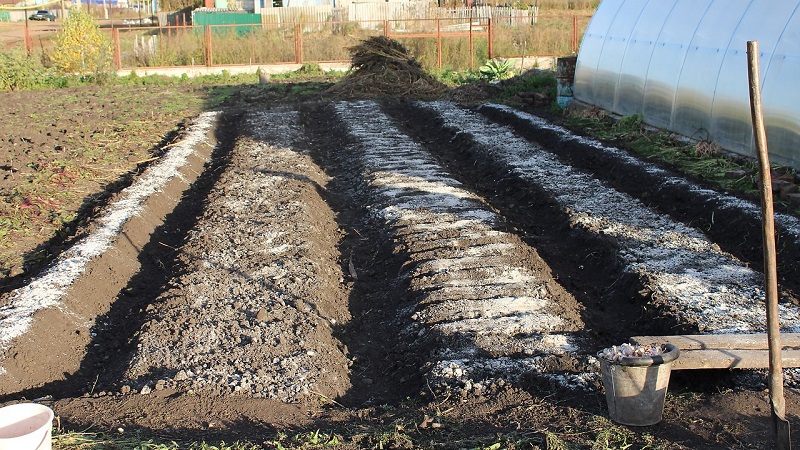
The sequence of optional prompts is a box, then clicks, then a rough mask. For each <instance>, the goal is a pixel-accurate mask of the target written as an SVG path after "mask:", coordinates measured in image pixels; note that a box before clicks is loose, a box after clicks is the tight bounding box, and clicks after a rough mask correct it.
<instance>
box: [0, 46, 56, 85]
mask: <svg viewBox="0 0 800 450" xmlns="http://www.w3.org/2000/svg"><path fill="white" fill-rule="evenodd" d="M46 78H47V73H46V72H45V69H44V68H43V67H41V66H40V65H38V64H36V59H35V58H29V57H28V55H27V54H26V53H25V51H24V50H22V49H21V48H17V49H14V50H11V51H8V52H3V53H0V90H2V91H16V90H20V89H33V88H36V87H40V86H42V85H43V84H46Z"/></svg>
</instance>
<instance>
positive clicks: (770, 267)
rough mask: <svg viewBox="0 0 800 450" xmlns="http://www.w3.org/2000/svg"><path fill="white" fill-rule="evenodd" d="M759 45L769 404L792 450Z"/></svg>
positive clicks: (755, 79)
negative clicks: (787, 417) (784, 378)
mask: <svg viewBox="0 0 800 450" xmlns="http://www.w3.org/2000/svg"><path fill="white" fill-rule="evenodd" d="M758 64H759V63H758V41H747V75H748V79H749V85H750V112H751V115H752V118H753V136H754V138H755V144H756V152H757V153H758V165H759V169H760V179H761V215H762V219H761V220H762V231H763V238H764V239H763V241H764V284H765V288H766V289H765V291H766V301H767V338H768V340H769V402H770V405H771V406H772V424H773V431H774V432H775V448H777V449H781V450H784V449H791V448H792V442H791V438H790V432H789V422H788V421H787V420H786V403H785V401H784V397H783V362H782V360H781V335H780V322H779V320H778V319H779V318H778V270H777V264H776V262H775V259H776V256H775V222H774V217H773V211H772V177H771V175H770V166H769V152H768V150H767V134H766V131H765V128H764V117H763V112H762V107H761V82H760V78H759V69H758Z"/></svg>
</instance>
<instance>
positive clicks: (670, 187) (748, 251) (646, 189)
mask: <svg viewBox="0 0 800 450" xmlns="http://www.w3.org/2000/svg"><path fill="white" fill-rule="evenodd" d="M478 111H479V112H480V113H481V114H483V115H485V116H487V117H489V118H490V119H492V120H494V121H497V122H499V123H503V124H506V125H508V126H510V127H511V128H513V129H514V131H516V132H517V133H519V134H520V135H521V136H523V137H525V138H526V139H528V140H531V141H535V142H537V143H538V144H541V145H542V146H544V147H545V148H546V149H547V150H548V151H549V152H552V153H553V154H555V155H556V156H558V158H559V159H561V160H562V161H565V162H566V163H568V164H570V165H572V166H573V167H576V168H578V169H581V170H585V171H587V172H590V173H592V175H593V176H594V177H596V178H598V179H600V180H602V181H604V182H606V183H608V184H609V185H610V186H612V187H614V188H615V189H618V190H620V191H622V192H625V193H626V194H628V195H630V196H632V197H635V198H637V199H639V200H641V201H642V202H643V203H645V204H646V205H648V206H650V207H653V208H657V209H658V210H659V211H661V212H664V213H666V214H669V215H670V216H672V217H673V218H675V219H676V220H678V221H680V222H683V223H686V224H690V225H691V226H694V227H696V228H698V229H701V230H703V233H705V234H706V235H707V236H709V237H710V238H711V239H712V240H714V242H716V243H718V244H719V245H720V247H721V248H722V249H723V250H725V251H727V252H729V253H731V254H733V255H734V256H736V257H737V258H739V259H741V260H743V261H745V262H747V263H748V264H750V266H751V267H754V268H756V270H761V268H762V266H763V251H762V236H761V207H760V205H759V204H757V203H756V202H753V201H749V200H743V199H741V198H738V197H735V196H733V195H730V194H727V193H723V192H718V191H715V190H713V189H708V188H705V187H702V186H699V185H697V184H696V183H694V182H692V181H690V180H688V179H686V178H684V177H683V176H680V175H677V174H675V173H673V172H670V171H668V170H665V169H663V168H661V167H658V166H656V165H655V164H653V163H650V162H646V161H642V160H640V159H638V158H636V157H634V156H631V155H630V154H629V153H628V152H626V151H624V150H621V149H619V148H617V147H613V146H609V145H604V144H603V143H601V142H598V141H597V140H594V139H589V138H585V137H583V136H579V135H576V134H573V133H572V132H570V131H569V130H567V129H564V128H563V127H560V126H558V125H554V124H552V123H550V122H547V121H546V120H544V119H542V118H540V117H537V116H535V115H532V114H529V113H526V112H523V111H519V110H517V109H514V108H511V107H508V106H505V105H496V104H488V105H484V106H482V107H481V108H480V109H479V110H478ZM775 222H776V228H777V235H776V238H777V247H778V274H779V276H780V277H781V279H780V286H781V288H782V289H784V294H785V295H787V296H793V297H794V298H795V299H796V298H797V297H798V295H800V294H798V293H797V292H798V291H800V257H798V255H800V220H798V219H797V218H796V217H793V216H791V215H788V214H783V213H777V214H775ZM786 289H789V290H792V291H794V293H791V292H788V291H786Z"/></svg>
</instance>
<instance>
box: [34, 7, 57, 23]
mask: <svg viewBox="0 0 800 450" xmlns="http://www.w3.org/2000/svg"><path fill="white" fill-rule="evenodd" d="M28 19H30V20H47V21H49V22H52V21H54V20H56V15H55V14H53V13H51V12H50V11H46V10H39V11H36V12H35V13H33V14H31V16H30V17H28Z"/></svg>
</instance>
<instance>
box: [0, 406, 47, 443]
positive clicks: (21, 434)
mask: <svg viewBox="0 0 800 450" xmlns="http://www.w3.org/2000/svg"><path fill="white" fill-rule="evenodd" d="M52 428H53V410H51V409H50V408H48V407H47V406H44V405H39V404H36V403H19V404H16V405H11V406H5V407H3V408H0V450H50V449H51V446H52V443H51V433H52Z"/></svg>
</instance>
